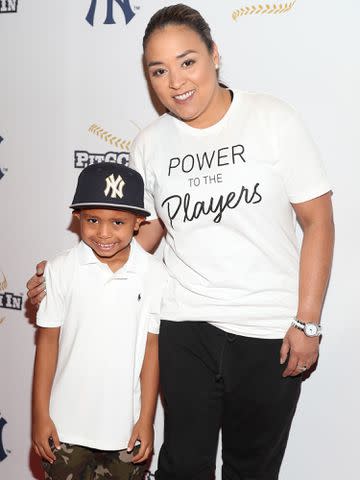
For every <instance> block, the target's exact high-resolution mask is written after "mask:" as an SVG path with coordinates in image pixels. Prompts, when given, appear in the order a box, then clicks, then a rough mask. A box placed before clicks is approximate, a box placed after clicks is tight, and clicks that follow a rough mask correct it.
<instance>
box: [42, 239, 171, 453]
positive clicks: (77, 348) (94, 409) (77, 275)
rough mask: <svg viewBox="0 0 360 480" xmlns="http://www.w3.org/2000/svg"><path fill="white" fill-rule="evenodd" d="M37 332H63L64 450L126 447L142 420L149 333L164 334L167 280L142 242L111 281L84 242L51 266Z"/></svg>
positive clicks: (59, 411)
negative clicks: (162, 321)
mask: <svg viewBox="0 0 360 480" xmlns="http://www.w3.org/2000/svg"><path fill="white" fill-rule="evenodd" d="M45 278H46V290H47V295H46V297H45V299H44V300H43V301H42V302H41V305H40V308H39V311H38V315H37V325H39V326H41V327H61V334H60V342H59V356H58V363H57V368H56V374H55V378H54V382H53V387H52V392H51V399H50V416H51V418H52V420H53V421H54V423H55V426H56V428H57V430H58V434H59V438H60V440H61V441H62V442H66V443H71V444H77V445H83V446H88V447H92V448H97V449H101V450H120V449H123V448H126V447H127V444H128V441H129V439H130V435H131V432H132V428H133V425H134V423H135V422H136V421H137V419H138V417H139V413H140V379H139V375H140V371H141V367H142V363H143V358H144V352H145V344H146V338H147V333H148V332H152V333H158V331H159V323H160V306H161V305H160V304H161V294H162V289H163V286H164V284H165V282H166V274H165V270H164V267H163V265H162V264H161V263H160V262H159V261H157V260H156V259H155V258H154V257H153V256H152V255H150V254H148V253H146V252H145V251H144V250H143V249H142V248H141V247H140V246H139V245H138V244H137V242H136V241H133V242H132V244H131V251H130V256H129V259H128V261H127V263H126V264H125V265H124V266H123V267H122V268H121V269H119V270H118V271H117V272H115V273H113V272H112V271H111V269H110V268H109V267H108V265H107V264H104V263H101V262H100V261H99V260H98V259H97V258H96V256H95V255H94V253H93V251H92V250H91V248H89V247H88V246H87V245H86V244H85V243H84V242H80V243H79V245H77V246H76V247H74V248H72V249H71V250H69V251H67V252H66V253H64V254H62V255H59V256H57V257H56V258H55V259H54V260H53V261H51V262H48V264H47V266H46V270H45Z"/></svg>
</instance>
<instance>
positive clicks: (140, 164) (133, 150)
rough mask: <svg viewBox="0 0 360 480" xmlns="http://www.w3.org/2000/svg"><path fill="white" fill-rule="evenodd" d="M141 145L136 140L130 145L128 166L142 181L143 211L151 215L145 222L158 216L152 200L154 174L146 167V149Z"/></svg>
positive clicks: (138, 140)
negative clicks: (143, 185)
mask: <svg viewBox="0 0 360 480" xmlns="http://www.w3.org/2000/svg"><path fill="white" fill-rule="evenodd" d="M142 143H143V142H141V141H140V139H138V138H136V139H135V140H134V142H133V143H132V144H131V147H130V161H129V166H130V167H131V168H133V169H134V170H137V171H138V172H139V173H140V175H141V176H142V178H143V180H144V184H145V190H144V205H145V209H146V210H148V211H149V212H150V214H151V215H150V216H149V217H147V220H156V219H157V218H158V214H157V212H156V207H155V199H154V184H155V181H154V173H153V171H152V169H151V168H150V166H149V165H148V162H146V159H145V155H146V153H145V152H146V148H145V147H144V146H142Z"/></svg>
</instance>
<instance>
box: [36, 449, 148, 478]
mask: <svg viewBox="0 0 360 480" xmlns="http://www.w3.org/2000/svg"><path fill="white" fill-rule="evenodd" d="M51 449H52V451H53V452H54V455H55V456H56V460H55V462H54V463H53V464H51V463H49V462H47V461H43V462H42V463H43V467H44V470H45V479H47V480H105V479H112V480H141V479H142V478H143V476H144V473H145V465H144V464H134V463H132V462H131V458H132V456H130V455H129V454H127V453H126V450H118V451H105V450H96V449H94V448H88V447H81V446H79V445H70V444H69V443H61V448H60V450H56V449H55V447H54V446H53V445H51ZM137 450H138V447H135V448H134V453H136V451H137Z"/></svg>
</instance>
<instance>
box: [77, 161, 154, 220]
mask: <svg viewBox="0 0 360 480" xmlns="http://www.w3.org/2000/svg"><path fill="white" fill-rule="evenodd" d="M70 208H73V209H76V210H81V209H84V208H109V209H115V210H125V211H129V212H132V213H135V214H137V215H141V216H144V217H147V216H149V215H150V212H148V211H147V210H145V209H144V181H143V179H142V177H141V175H140V173H138V172H137V171H136V170H133V169H132V168H130V167H125V165H120V164H118V163H96V164H93V165H89V166H88V167H86V168H84V170H83V171H82V172H81V173H80V175H79V178H78V182H77V187H76V191H75V195H74V199H73V201H72V204H71V205H70Z"/></svg>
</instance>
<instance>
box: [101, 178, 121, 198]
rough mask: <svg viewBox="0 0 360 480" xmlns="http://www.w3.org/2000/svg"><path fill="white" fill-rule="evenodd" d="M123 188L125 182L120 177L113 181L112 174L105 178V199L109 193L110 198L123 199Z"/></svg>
mask: <svg viewBox="0 0 360 480" xmlns="http://www.w3.org/2000/svg"><path fill="white" fill-rule="evenodd" d="M124 187H125V182H124V180H123V179H122V177H121V176H120V175H118V176H117V178H116V179H115V177H114V174H113V173H112V174H111V175H109V176H108V177H106V185H105V190H104V194H105V196H106V197H108V196H109V194H110V192H111V198H116V197H119V198H123V196H124V194H123V189H124Z"/></svg>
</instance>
